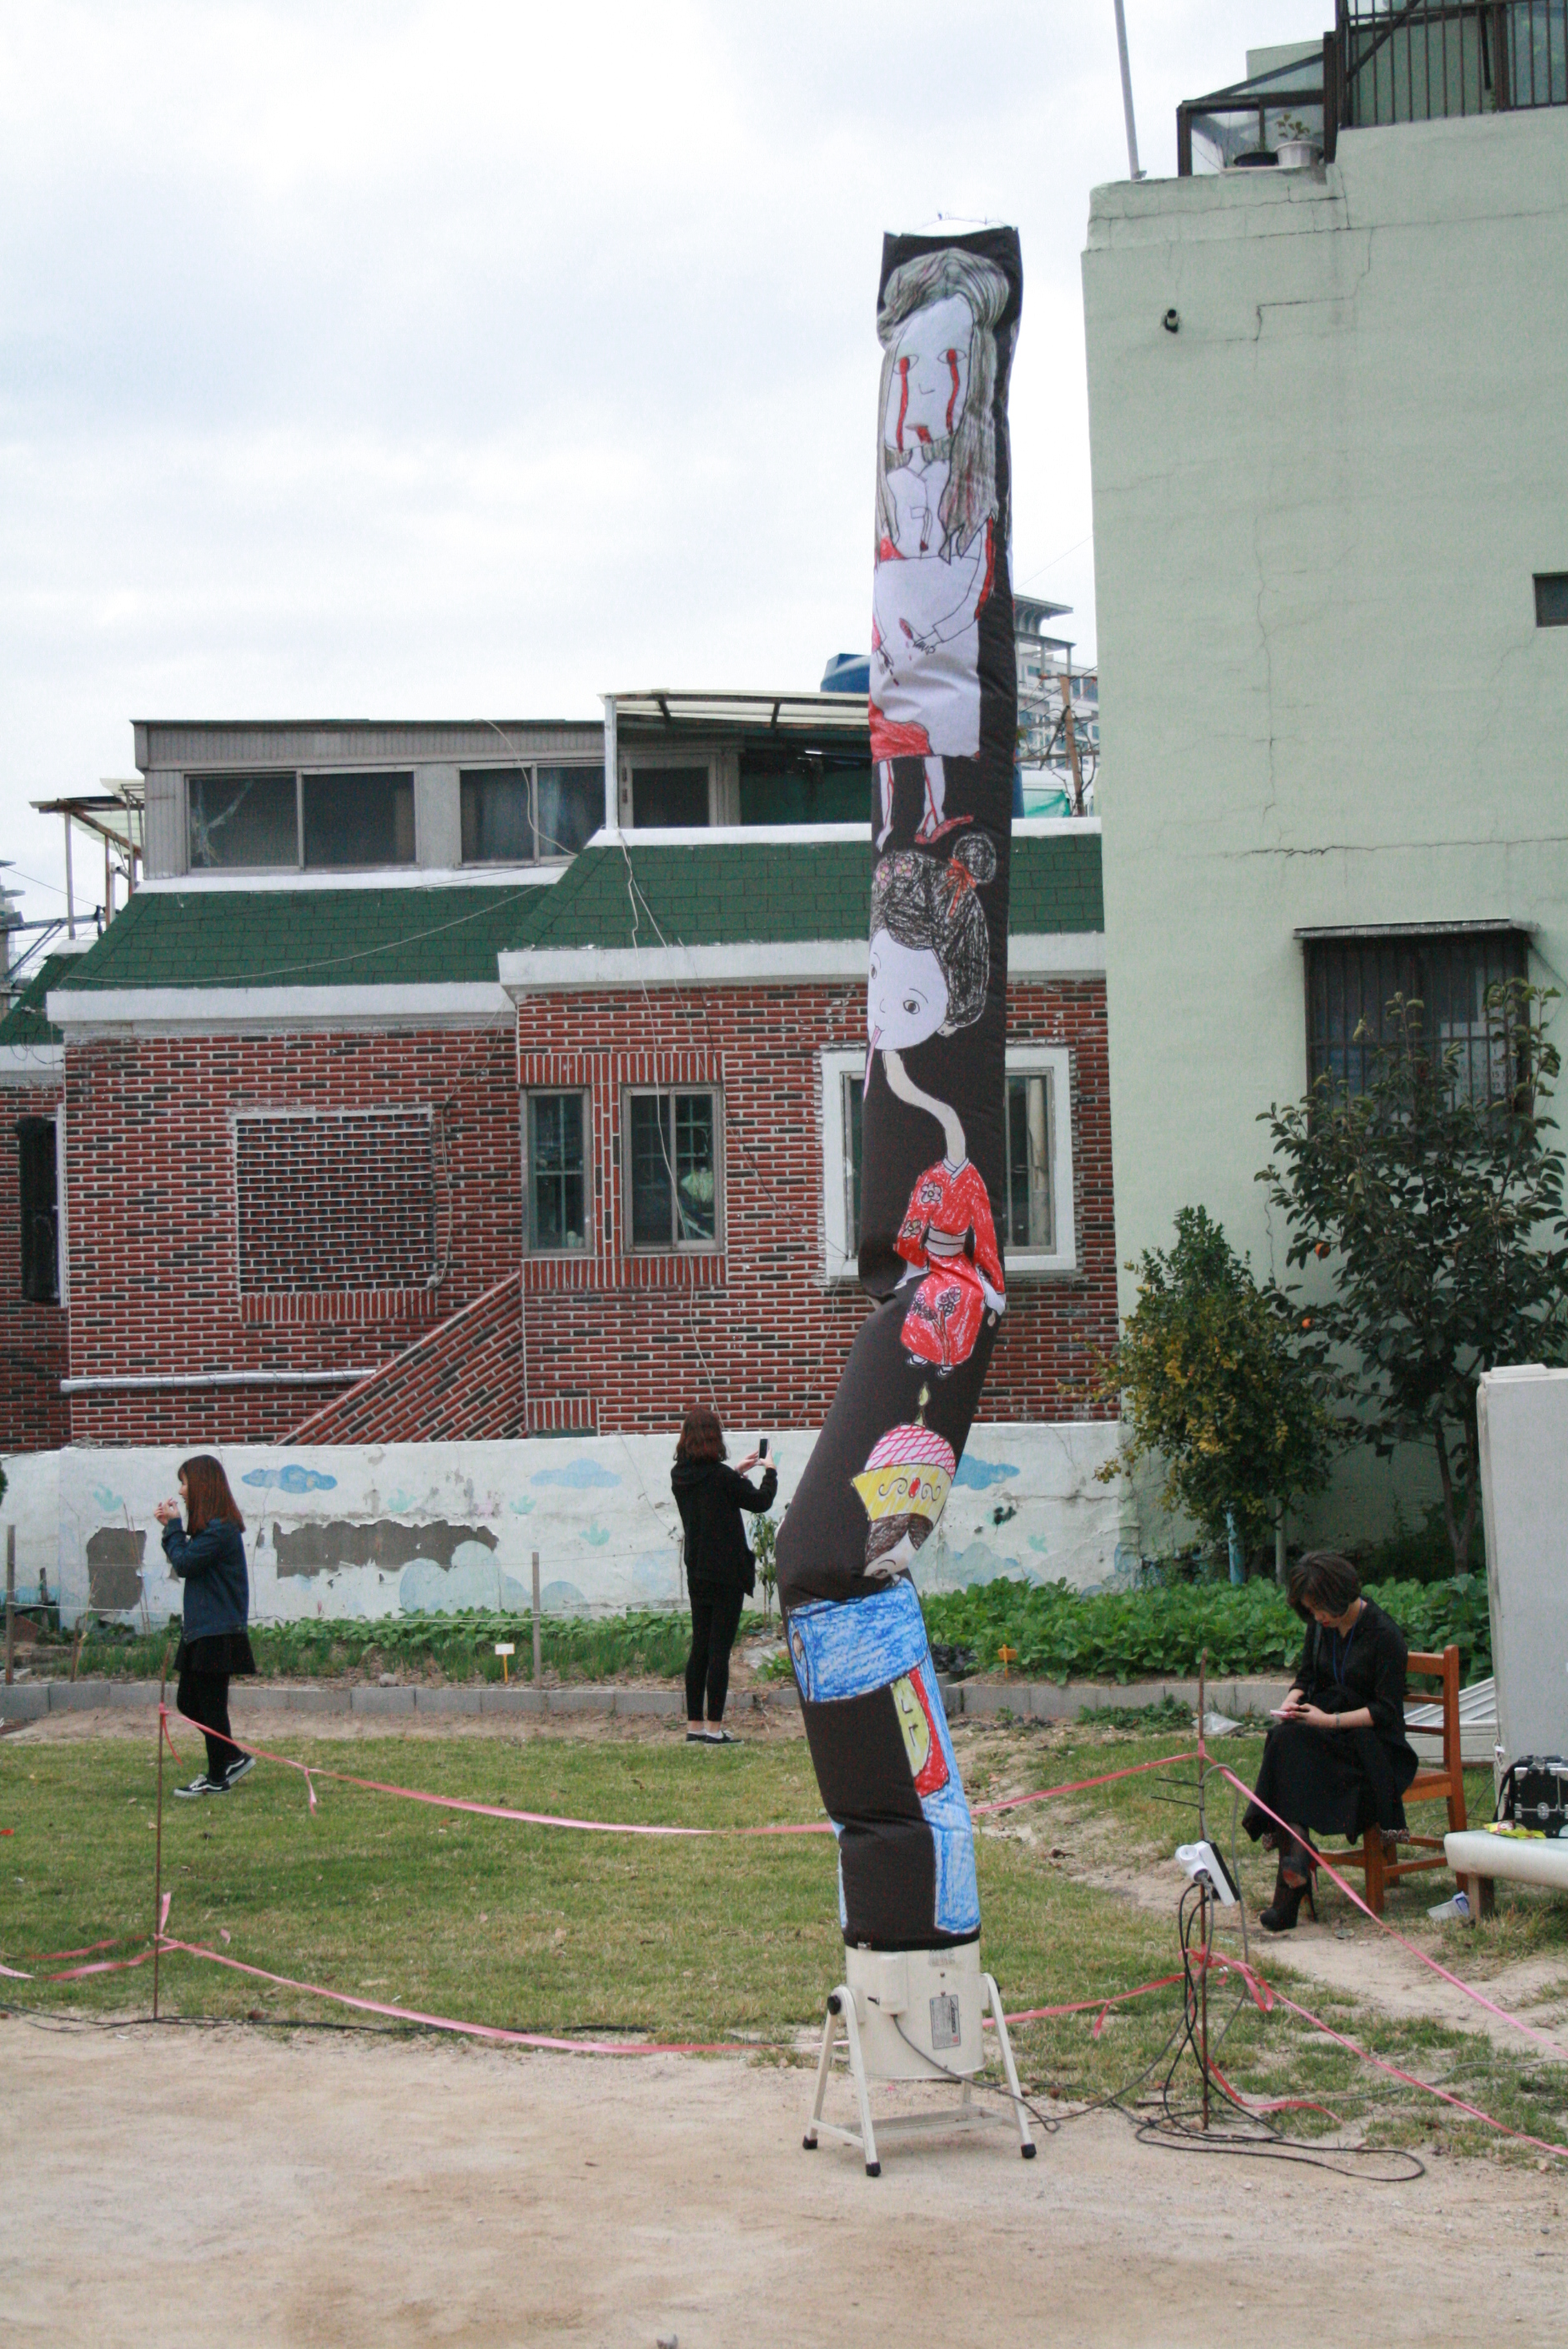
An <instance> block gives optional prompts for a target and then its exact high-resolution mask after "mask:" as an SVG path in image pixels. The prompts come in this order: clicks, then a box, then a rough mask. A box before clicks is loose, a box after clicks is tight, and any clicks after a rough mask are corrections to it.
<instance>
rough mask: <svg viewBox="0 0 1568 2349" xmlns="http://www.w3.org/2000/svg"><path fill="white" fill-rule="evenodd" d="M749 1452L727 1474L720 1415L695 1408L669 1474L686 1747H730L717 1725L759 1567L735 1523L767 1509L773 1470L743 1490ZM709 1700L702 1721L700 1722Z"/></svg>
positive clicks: (775, 1479) (751, 1461) (753, 1458)
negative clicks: (681, 1622) (682, 1586)
mask: <svg viewBox="0 0 1568 2349" xmlns="http://www.w3.org/2000/svg"><path fill="white" fill-rule="evenodd" d="M761 1456H762V1454H760V1453H757V1452H753V1453H751V1454H748V1457H747V1458H746V1459H744V1460H743V1461H741V1462H740V1464H739V1465H738V1467H735V1468H731V1467H730V1466H729V1465H728V1464H727V1462H726V1460H725V1456H724V1430H723V1428H722V1427H721V1426H720V1425H719V1421H718V1413H717V1412H716V1411H709V1410H708V1409H707V1407H706V1405H703V1404H700V1403H699V1404H696V1405H695V1406H694V1407H693V1409H692V1410H690V1411H688V1412H687V1413H686V1418H685V1420H684V1422H683V1423H682V1426H681V1433H680V1442H679V1443H678V1444H676V1464H675V1466H674V1467H673V1468H672V1469H671V1471H670V1484H671V1486H672V1488H673V1490H674V1492H675V1496H676V1508H678V1509H679V1511H680V1513H681V1526H682V1530H683V1533H684V1535H685V1555H686V1592H687V1596H688V1597H689V1598H690V1600H691V1653H690V1655H689V1656H688V1657H687V1659H686V1743H687V1744H688V1745H733V1744H734V1743H735V1740H734V1739H733V1738H732V1737H731V1736H730V1734H729V1732H728V1731H727V1729H726V1728H725V1727H724V1726H723V1722H724V1702H725V1699H726V1697H727V1695H728V1693H729V1651H730V1650H731V1648H732V1647H733V1646H734V1645H735V1635H736V1632H737V1631H738V1630H739V1628H740V1610H741V1608H742V1606H743V1605H744V1604H745V1602H746V1599H747V1598H748V1596H749V1594H750V1593H751V1592H752V1591H753V1590H755V1589H756V1588H757V1561H756V1560H755V1558H754V1557H752V1555H751V1551H750V1548H749V1547H748V1543H747V1539H746V1529H745V1527H744V1526H742V1524H741V1522H740V1512H741V1511H742V1509H749V1510H750V1511H751V1513H752V1515H753V1516H761V1515H762V1514H763V1512H764V1511H765V1510H768V1509H770V1508H771V1507H772V1506H773V1496H774V1495H775V1494H776V1493H777V1492H778V1490H779V1471H778V1470H777V1469H776V1468H775V1467H774V1465H773V1464H772V1462H771V1461H769V1462H768V1464H767V1467H766V1470H765V1472H764V1475H763V1478H762V1484H761V1486H760V1488H758V1486H756V1485H748V1483H747V1481H746V1471H747V1470H748V1468H755V1467H756V1465H757V1463H758V1459H759V1458H760V1457H761ZM705 1696H706V1698H707V1723H706V1724H705V1723H704V1721H703V1717H702V1708H703V1699H704V1697H705Z"/></svg>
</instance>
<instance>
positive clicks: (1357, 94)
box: [1176, 0, 1568, 179]
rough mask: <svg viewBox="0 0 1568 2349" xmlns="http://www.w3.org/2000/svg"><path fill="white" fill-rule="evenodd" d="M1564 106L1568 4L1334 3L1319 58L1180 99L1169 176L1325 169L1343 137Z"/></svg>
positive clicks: (1542, 0) (1310, 55)
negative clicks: (1309, 165)
mask: <svg viewBox="0 0 1568 2349" xmlns="http://www.w3.org/2000/svg"><path fill="white" fill-rule="evenodd" d="M1540 106H1568V0H1336V10H1335V26H1334V30H1333V32H1331V33H1326V34H1325V35H1324V36H1323V47H1322V49H1321V51H1318V50H1316V49H1310V50H1309V49H1305V48H1304V50H1303V52H1302V53H1301V55H1300V56H1298V57H1296V58H1295V59H1294V60H1292V61H1290V62H1287V63H1285V64H1283V65H1276V66H1274V67H1271V68H1270V69H1269V70H1268V71H1266V72H1264V73H1259V74H1254V75H1252V76H1250V77H1249V78H1247V79H1246V80H1245V81H1239V82H1233V83H1231V84H1230V85H1229V86H1228V87H1227V88H1224V89H1218V90H1211V91H1210V92H1209V93H1208V94H1207V96H1205V97H1203V98H1188V99H1186V100H1185V101H1184V102H1183V103H1182V104H1181V106H1179V107H1178V108H1177V109H1176V156H1177V161H1176V168H1177V170H1178V171H1179V172H1180V173H1181V177H1182V178H1183V179H1186V178H1189V177H1190V176H1191V174H1192V173H1193V172H1194V171H1233V170H1239V169H1243V168H1250V167H1253V166H1257V165H1270V164H1277V163H1278V162H1279V161H1280V160H1281V150H1282V149H1284V150H1285V160H1287V161H1290V162H1298V163H1299V162H1303V161H1308V160H1311V158H1312V156H1313V155H1314V154H1316V155H1320V156H1321V157H1322V158H1323V160H1325V161H1328V162H1332V160H1334V152H1335V148H1336V143H1337V140H1338V136H1339V133H1340V131H1341V130H1343V129H1357V130H1359V129H1372V128H1375V127H1380V126H1385V125H1389V124H1396V123H1401V122H1431V121H1438V120H1440V119H1445V118H1452V117H1455V116H1464V115H1471V114H1509V113H1514V112H1518V111H1521V110H1522V109H1527V108H1532V107H1540Z"/></svg>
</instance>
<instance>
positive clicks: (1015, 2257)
mask: <svg viewBox="0 0 1568 2349" xmlns="http://www.w3.org/2000/svg"><path fill="white" fill-rule="evenodd" d="M0 2065H3V2066H4V2077H5V2089H6V2094H5V2123H4V2127H5V2165H4V2167H5V2176H6V2184H5V2190H4V2194H3V2195H0V2307H3V2308H4V2310H5V2322H4V2325H3V2327H0V2330H3V2332H4V2335H5V2339H6V2341H7V2342H8V2343H11V2344H16V2349H34V2344H40V2349H41V2344H50V2349H56V2344H61V2343H66V2344H78V2343H79V2344H95V2349H119V2344H122V2343H123V2344H133V2343H134V2344H138V2349H140V2345H141V2344H145V2343H146V2342H148V2341H149V2340H155V2341H157V2342H159V2343H160V2344H163V2349H185V2344H191V2349H196V2344H201V2349H211V2344H221V2343H224V2342H235V2343H240V2344H247V2349H273V2344H279V2345H280V2349H306V2344H332V2349H358V2344H376V2349H400V2344H416V2343H418V2344H426V2343H443V2344H444V2343H482V2344H486V2349H494V2344H512V2343H528V2344H533V2343H554V2342H562V2343H574V2344H576V2343H580V2344H595V2349H597V2344H605V2349H612V2345H613V2349H625V2344H630V2349H655V2344H657V2343H658V2342H660V2341H664V2342H665V2343H667V2342H669V2341H670V2340H672V2339H677V2340H678V2341H679V2343H680V2344H681V2349H730V2344H742V2343H744V2344H752V2343H755V2342H758V2341H759V2340H763V2339H765V2340H766V2341H767V2342H768V2343H769V2344H783V2349H793V2344H822V2343H830V2342H831V2343H839V2342H842V2343H847V2344H860V2343H867V2344H870V2343H872V2342H876V2343H882V2342H900V2343H913V2342H929V2341H934V2340H937V2339H940V2338H943V2337H944V2336H948V2335H951V2336H952V2337H954V2338H958V2339H963V2340H967V2341H974V2342H980V2343H990V2342H993V2341H1001V2340H1003V2339H1005V2338H1011V2339H1015V2340H1021V2341H1037V2340H1047V2341H1049V2342H1051V2343H1052V2344H1064V2349H1069V2345H1070V2349H1076V2344H1085V2349H1090V2344H1092V2349H1119V2344H1129V2349H1132V2345H1133V2344H1136V2349H1156V2344H1158V2349H1184V2344H1194V2349H1197V2344H1205V2349H1207V2344H1216V2349H1225V2344H1238V2349H1240V2344H1247V2349H1253V2344H1256V2343H1257V2342H1258V2341H1260V2340H1265V2341H1266V2340H1270V2339H1275V2338H1279V2337H1282V2334H1284V2333H1291V2332H1295V2330H1296V2328H1297V2326H1298V2324H1299V2323H1301V2322H1302V2320H1303V2316H1304V2313H1305V2303H1306V2302H1308V2301H1310V2306H1311V2323H1312V2326H1313V2329H1314V2331H1315V2333H1316V2334H1317V2336H1318V2337H1319V2338H1322V2339H1325V2340H1354V2341H1376V2342H1378V2343H1381V2344H1406V2343H1411V2344H1414V2343H1417V2342H1422V2343H1425V2342H1428V2341H1429V2340H1430V2339H1431V2338H1432V2337H1433V2336H1434V2335H1437V2336H1438V2337H1446V2338H1448V2339H1449V2340H1451V2341H1456V2342H1460V2343H1466V2344H1470V2343H1474V2344H1480V2343H1481V2342H1483V2341H1485V2342H1496V2341H1501V2342H1506V2343H1521V2344H1526V2343H1527V2344H1541V2349H1545V2344H1557V2343H1559V2342H1561V2340H1562V2338H1563V2226H1562V2223H1561V2220H1560V2216H1559V2213H1560V2208H1561V2202H1562V2198H1563V2193H1564V2191H1565V2190H1568V2189H1565V2188H1564V2182H1563V2180H1562V2179H1560V2178H1548V2177H1542V2176H1539V2175H1538V2174H1536V2173H1535V2172H1533V2171H1524V2172H1520V2171H1501V2172H1500V2171H1497V2170H1493V2169H1491V2168H1487V2169H1486V2170H1484V2171H1482V2170H1480V2169H1479V2168H1478V2167H1477V2166H1476V2165H1473V2164H1454V2163H1452V2162H1450V2161H1449V2160H1447V2159H1445V2158H1438V2159H1434V2160H1432V2161H1431V2162H1430V2164H1429V2173H1428V2175H1427V2176H1426V2177H1425V2178H1421V2179H1419V2180H1418V2181H1417V2182H1416V2183H1414V2184H1412V2185H1405V2186H1392V2187H1390V2186H1383V2187H1372V2186H1368V2185H1366V2184H1363V2183H1359V2182H1353V2181H1350V2180H1347V2179H1345V2178H1338V2177H1335V2176H1332V2175H1329V2174H1327V2173H1326V2172H1324V2171H1321V2170H1315V2169H1305V2168H1281V2167H1278V2166H1275V2165H1274V2164H1264V2163H1262V2162H1253V2161H1243V2160H1231V2159H1218V2158H1216V2159H1212V2160H1208V2159H1203V2158H1201V2157H1197V2156H1193V2155H1189V2154H1185V2153H1172V2152H1167V2151H1164V2150H1161V2149H1159V2148H1157V2147H1147V2146H1142V2145H1140V2144H1139V2143H1138V2142H1137V2141H1136V2139H1135V2138H1134V2137H1133V2135H1132V2133H1131V2131H1130V2128H1129V2127H1128V2125H1127V2124H1126V2122H1124V2121H1122V2120H1120V2119H1119V2118H1117V2117H1116V2116H1106V2115H1099V2116H1092V2117H1090V2118H1088V2119H1087V2120H1083V2121H1079V2122H1076V2123H1072V2124H1070V2125H1069V2126H1068V2127H1066V2128H1064V2129H1063V2130H1062V2131H1061V2132H1060V2133H1059V2134H1058V2135H1057V2136H1056V2137H1052V2138H1050V2139H1049V2140H1048V2141H1047V2143H1045V2144H1044V2145H1043V2146H1042V2147H1041V2150H1040V2154H1039V2156H1038V2158H1037V2159H1036V2160H1034V2161H1032V2162H1029V2163H1025V2162H1022V2161H1020V2160H1019V2158H1018V2157H1017V2152H1016V2147H1014V2146H1012V2145H1010V2144H1009V2142H1008V2140H1007V2138H1006V2136H1005V2135H1004V2134H1003V2133H1002V2132H1001V2131H999V2130H998V2131H997V2132H996V2133H995V2137H991V2136H989V2135H988V2136H987V2137H984V2138H982V2139H978V2140H973V2139H972V2140H968V2141H964V2142H956V2143H948V2144H943V2143H941V2142H940V2141H937V2140H928V2141H926V2142H925V2143H923V2144H921V2145H920V2146H918V2147H915V2148H912V2149H907V2150H891V2149H890V2150H889V2152H888V2154H887V2158H886V2159H885V2160H884V2163H883V2169H882V2177H881V2178H877V2179H870V2178H866V2177H864V2176H863V2175H862V2173H861V2168H860V2163H859V2158H858V2157H857V2156H856V2155H855V2154H854V2153H853V2152H851V2150H849V2149H848V2148H844V2147H830V2146H829V2145H826V2144H824V2145H823V2146H822V2147H821V2148H820V2150H819V2151H817V2152H816V2153H813V2154H807V2153H805V2152H803V2151H802V2149H801V2146H800V2130H801V2122H802V2118H803V2116H804V2111H805V2106H806V2100H807V2096H808V2094H809V2075H806V2074H805V2073H803V2072H799V2071H795V2072H788V2071H778V2070H774V2069H770V2068H761V2067H757V2066H752V2065H748V2064H746V2063H744V2062H740V2061H734V2060H731V2059H728V2058H725V2059H721V2060H717V2061H711V2062H695V2063H694V2062H682V2061H681V2060H680V2059H678V2058H673V2057H665V2056H659V2057H652V2058H644V2059H640V2060H639V2059H631V2058H627V2059H619V2060H616V2059H601V2060H599V2061H593V2060H590V2059H584V2058H574V2057H571V2056H551V2055H540V2054H531V2055H522V2056H520V2055H516V2054H512V2053H511V2052H510V2051H492V2050H487V2049H475V2048H470V2047H467V2046H459V2045H453V2046H445V2045H423V2044H407V2043H404V2042H398V2043H395V2044H387V2043H386V2042H377V2041H376V2040H373V2039H363V2038H353V2037H341V2038H339V2037H334V2036H328V2035H326V2034H325V2033H320V2034H318V2033H308V2034H307V2033H296V2034H294V2035H292V2036H290V2035H284V2034H273V2033H267V2034H265V2035H263V2034H259V2033H244V2032H242V2031H240V2030H237V2029H234V2028H229V2027H220V2028H215V2029H211V2030H207V2031H192V2030H168V2029H165V2030H162V2031H156V2030H154V2028H153V2027H152V2026H150V2025H142V2026H136V2027H131V2028H126V2029H123V2030H116V2029H101V2028H100V2029H93V2028H88V2027H78V2028H73V2029H69V2030H44V2029H41V2028H38V2027H36V2026H33V2025H29V2024H28V2023H26V2022H25V2021H23V2020H21V2019H19V2018H14V2019H12V2020H11V2021H9V2022H5V2023H0ZM906 2093H907V2092H906ZM1292 2305H1294V2307H1295V2311H1296V2313H1295V2315H1290V2314H1288V2313H1286V2312H1287V2311H1288V2309H1289V2308H1290V2307H1291V2306H1292Z"/></svg>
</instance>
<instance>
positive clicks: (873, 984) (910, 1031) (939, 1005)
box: [866, 930, 948, 1061]
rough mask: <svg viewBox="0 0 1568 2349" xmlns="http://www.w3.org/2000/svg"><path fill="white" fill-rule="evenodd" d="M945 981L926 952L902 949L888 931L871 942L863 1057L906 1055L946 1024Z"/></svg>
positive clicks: (929, 951)
mask: <svg viewBox="0 0 1568 2349" xmlns="http://www.w3.org/2000/svg"><path fill="white" fill-rule="evenodd" d="M947 1005H948V994H947V979H946V977H945V975H944V971H943V968H942V965H941V963H940V962H939V961H938V960H937V957H936V956H935V954H934V952H933V950H932V948H931V947H906V946H903V945H902V944H901V943H900V941H899V940H898V939H897V938H895V937H894V936H892V932H891V931H888V930H878V931H876V932H875V934H874V935H873V936H872V950H871V967H870V972H869V976H868V979H867V984H866V1035H867V1039H868V1045H867V1056H868V1061H869V1057H870V1054H871V1053H872V1052H876V1051H889V1052H906V1051H908V1050H910V1049H911V1048H912V1047H913V1045H915V1044H923V1043H924V1041H925V1040H926V1038H927V1037H928V1036H934V1035H936V1034H937V1033H938V1031H939V1030H941V1028H942V1027H943V1025H944V1022H945V1020H946V1019H947Z"/></svg>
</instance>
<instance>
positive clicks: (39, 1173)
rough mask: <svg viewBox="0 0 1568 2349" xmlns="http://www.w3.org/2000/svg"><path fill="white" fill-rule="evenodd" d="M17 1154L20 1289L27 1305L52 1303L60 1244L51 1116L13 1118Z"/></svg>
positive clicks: (57, 1284) (57, 1285)
mask: <svg viewBox="0 0 1568 2349" xmlns="http://www.w3.org/2000/svg"><path fill="white" fill-rule="evenodd" d="M16 1155H17V1175H18V1191H19V1200H18V1205H19V1206H20V1208H21V1220H22V1294H23V1296H24V1298H26V1301H27V1303H28V1304H29V1305H55V1304H57V1303H58V1301H59V1295H60V1246H59V1202H58V1199H57V1193H56V1181H57V1175H56V1160H55V1121H54V1119H53V1118H52V1117H23V1118H18V1119H17V1121H16Z"/></svg>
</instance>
